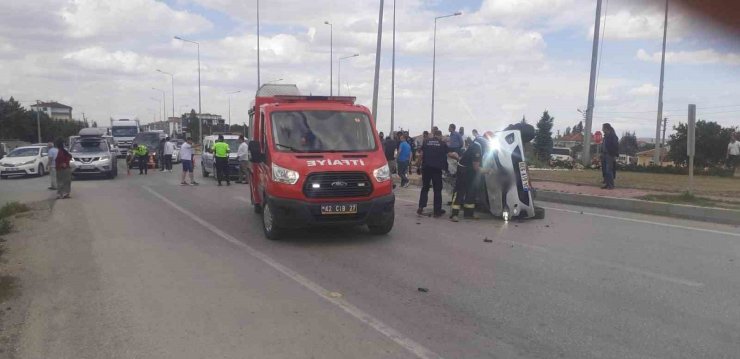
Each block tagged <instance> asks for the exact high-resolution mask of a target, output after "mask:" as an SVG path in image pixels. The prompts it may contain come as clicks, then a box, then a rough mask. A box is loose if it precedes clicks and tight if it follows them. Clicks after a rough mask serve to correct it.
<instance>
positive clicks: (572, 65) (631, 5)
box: [0, 0, 740, 137]
mask: <svg viewBox="0 0 740 359" xmlns="http://www.w3.org/2000/svg"><path fill="white" fill-rule="evenodd" d="M254 3H255V1H253V0H250V1H243V0H166V1H156V0H128V1H124V0H65V1H57V0H33V1H30V2H28V3H27V4H26V3H24V4H15V3H13V2H4V3H3V4H1V5H0V40H2V41H0V44H2V45H0V66H3V68H14V69H16V71H13V72H9V73H7V72H6V73H4V74H1V75H0V88H4V89H5V91H6V92H8V93H0V96H2V97H8V96H10V95H13V96H15V97H18V98H29V99H33V98H42V99H55V100H59V101H62V102H65V103H69V104H70V105H72V106H73V107H75V109H76V110H75V113H77V114H79V113H81V112H82V111H84V112H85V113H86V114H87V116H93V117H97V118H101V119H106V118H107V117H109V116H112V115H115V114H120V113H127V114H128V113H133V114H134V115H137V116H139V117H140V118H142V119H143V120H144V121H151V120H156V119H158V118H159V117H161V115H159V113H161V111H160V110H159V109H158V108H157V106H158V104H157V103H156V102H154V101H153V100H151V97H152V96H153V95H155V94H153V93H152V91H151V90H150V89H151V87H158V88H166V89H167V94H168V96H167V99H166V102H168V105H167V107H171V101H172V100H171V97H172V96H171V95H172V94H171V93H169V92H170V91H169V87H170V85H171V84H170V83H169V80H168V79H167V78H166V77H164V76H162V75H161V74H158V73H156V72H155V71H154V70H155V69H157V68H160V69H166V71H170V72H173V73H174V74H175V107H176V109H175V112H176V114H177V113H179V112H184V111H187V110H189V109H190V108H195V107H197V106H196V105H197V95H198V89H197V71H195V61H194V55H195V54H194V47H193V46H191V45H189V44H184V43H181V42H179V41H176V40H172V37H173V36H175V35H180V36H184V37H187V38H190V39H194V40H197V41H199V42H201V52H202V83H203V86H202V93H203V111H204V112H212V113H220V114H224V115H225V112H226V108H227V101H228V97H227V96H226V95H225V94H226V93H228V92H233V91H235V90H242V92H241V93H240V94H238V95H235V96H232V117H233V120H234V122H244V121H245V120H246V117H247V109H248V106H249V103H250V94H252V93H254V90H255V86H256V61H255V59H256V37H255V22H254V19H255V11H254V10H255V7H254ZM594 4H595V1H592V0H463V1H423V0H400V1H399V3H398V7H399V8H398V31H397V33H398V42H397V66H396V114H395V117H396V121H395V123H396V125H397V127H398V126H402V127H404V128H406V129H411V130H412V131H422V130H424V129H426V128H427V127H428V126H429V122H430V107H431V106H430V105H431V62H432V61H431V59H432V56H431V43H432V42H431V33H432V27H433V23H434V22H433V19H434V16H439V15H444V14H449V13H452V12H455V11H458V10H463V11H464V12H465V14H464V15H463V16H460V17H455V18H449V19H444V20H441V21H440V22H439V29H438V30H439V31H438V38H437V40H438V53H437V65H438V67H437V77H436V80H437V87H436V90H437V96H436V106H435V113H436V116H435V123H437V124H439V125H441V126H443V127H444V126H446V124H447V123H450V122H455V123H457V124H458V125H463V126H465V127H466V128H478V129H492V130H497V129H500V128H502V127H504V126H506V125H507V124H508V123H511V122H513V121H516V120H518V119H520V118H521V117H522V115H525V116H526V117H527V118H528V119H529V120H530V121H532V122H534V121H536V119H537V118H539V116H540V115H541V114H542V111H544V110H545V109H547V110H549V111H550V113H551V115H553V116H555V118H556V121H555V128H556V129H561V130H564V129H565V127H566V126H572V125H573V124H575V123H576V122H577V121H578V120H579V118H580V114H579V113H578V112H577V111H576V109H577V108H584V107H585V104H586V100H587V90H588V73H589V68H590V60H591V38H590V34H591V31H592V30H591V29H592V27H593V20H594V8H595V5H594ZM392 5H393V2H392V1H386V9H385V12H384V18H385V22H384V38H383V54H382V61H381V87H380V102H379V114H378V119H377V122H378V125H379V127H380V128H386V127H388V126H389V124H390V70H391V61H390V59H391V56H390V55H391V53H390V49H391V48H390V46H391V15H392ZM28 11H33V12H34V13H36V14H38V20H39V21H38V22H35V23H32V24H28V23H26V22H23V21H20V20H19V19H20V16H19V15H20V14H23V13H27V12H28ZM662 15H663V14H662V9H661V7H660V6H654V5H650V4H647V5H646V4H645V2H643V1H637V0H623V1H612V2H611V3H610V5H609V7H608V11H607V12H606V13H605V16H606V24H607V25H606V39H605V40H604V42H603V48H602V59H601V67H600V72H599V87H598V93H597V102H596V109H595V116H596V118H595V121H594V126H595V127H596V126H600V123H601V122H605V121H609V122H611V123H613V124H614V125H615V127H616V128H617V130H618V131H620V132H621V131H637V132H638V135H640V136H644V137H648V136H651V135H652V133H653V132H654V123H655V119H656V109H657V86H658V80H659V66H660V64H659V61H656V59H657V58H656V57H655V56H656V55H659V52H660V46H661V36H662ZM377 16H378V1H377V0H358V1H353V2H346V1H342V0H313V1H311V2H306V1H301V0H269V1H268V0H263V1H262V24H261V25H262V26H261V30H262V32H261V35H262V37H261V44H262V49H261V59H262V79H263V81H267V80H269V79H277V78H284V79H285V80H284V82H286V83H296V84H298V85H299V87H300V88H301V89H303V90H304V92H307V93H313V94H323V93H328V92H329V88H330V86H329V76H328V75H329V71H328V70H329V64H328V62H329V41H328V40H329V36H328V30H329V29H328V26H326V25H324V24H323V22H324V20H331V21H332V22H333V23H334V55H335V57H334V58H335V61H334V69H333V71H334V72H333V73H334V75H333V80H334V82H336V80H337V78H336V77H337V74H336V71H337V68H336V66H337V61H336V58H338V57H339V56H342V55H348V54H353V53H359V54H360V56H359V57H357V58H353V59H351V60H346V61H344V62H343V64H342V84H341V86H342V91H343V94H351V95H353V96H357V98H358V102H359V103H361V104H364V105H366V106H370V105H371V94H372V79H373V67H374V52H375V33H374V32H375V29H376V23H377ZM669 18H670V24H671V25H669V42H668V63H667V66H666V81H665V108H666V110H667V111H666V115H667V116H668V117H670V118H671V119H672V120H671V122H672V123H673V122H674V121H676V122H677V121H681V120H682V119H684V120H685V117H686V115H685V113H686V110H685V109H686V106H687V105H688V103H690V102H693V103H696V104H697V105H698V106H699V108H700V111H699V116H700V117H702V116H703V117H705V118H708V119H711V120H716V121H718V122H720V123H721V124H723V125H726V126H728V125H738V122H739V121H738V120H737V117H736V115H740V100H738V98H737V95H736V94H737V93H738V91H740V82H738V81H737V80H738V75H739V74H740V71H739V70H740V52H738V49H737V47H738V42H737V39H734V38H732V37H731V36H729V35H727V34H723V33H721V32H719V31H716V30H714V29H712V27H711V26H708V25H707V24H704V23H700V22H699V21H697V20H696V19H695V18H694V17H693V16H692V15H690V14H686V13H682V11H681V9H672V11H671V14H670V17H669ZM41 24H43V25H41ZM52 70H53V72H54V75H53V76H49V71H52ZM332 88H333V90H335V91H336V84H332ZM11 92H12V93H11ZM718 106H722V107H719V108H717V107H718ZM703 107H704V108H706V109H705V110H704V111H703V112H702V108H703ZM171 112H172V111H171V109H170V110H168V111H167V115H168V116H169V115H170V114H171ZM703 114H704V115H703ZM396 129H398V128H396Z"/></svg>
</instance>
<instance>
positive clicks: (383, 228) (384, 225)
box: [367, 216, 394, 235]
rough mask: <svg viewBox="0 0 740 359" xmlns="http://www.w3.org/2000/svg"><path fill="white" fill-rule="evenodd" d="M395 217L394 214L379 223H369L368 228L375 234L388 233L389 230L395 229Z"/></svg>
mask: <svg viewBox="0 0 740 359" xmlns="http://www.w3.org/2000/svg"><path fill="white" fill-rule="evenodd" d="M393 219H394V216H389V217H388V219H386V220H385V221H383V222H380V223H378V224H372V225H371V224H368V225H367V228H368V229H369V230H370V233H371V234H374V235H384V234H388V232H390V231H391V229H393Z"/></svg>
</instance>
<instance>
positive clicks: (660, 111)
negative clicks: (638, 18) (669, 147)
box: [653, 0, 668, 163]
mask: <svg viewBox="0 0 740 359" xmlns="http://www.w3.org/2000/svg"><path fill="white" fill-rule="evenodd" d="M667 34H668V0H665V18H664V20H663V54H662V55H661V59H660V88H659V92H658V123H657V125H656V126H655V157H654V158H653V161H654V162H655V163H660V142H658V141H659V140H660V121H661V120H662V119H663V79H664V76H665V43H666V35H667Z"/></svg>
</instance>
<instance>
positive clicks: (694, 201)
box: [637, 192, 740, 210]
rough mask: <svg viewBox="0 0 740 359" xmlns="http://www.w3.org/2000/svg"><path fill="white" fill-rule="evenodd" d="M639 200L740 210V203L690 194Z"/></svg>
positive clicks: (649, 197) (653, 195) (654, 196)
mask: <svg viewBox="0 0 740 359" xmlns="http://www.w3.org/2000/svg"><path fill="white" fill-rule="evenodd" d="M637 198H638V199H643V200H646V201H653V202H664V203H675V204H687V205H692V206H699V207H715V208H727V209H737V210H740V202H734V201H718V200H714V199H711V198H705V197H699V196H695V195H693V194H691V193H688V192H683V193H681V194H678V195H673V194H649V195H645V196H641V197H637Z"/></svg>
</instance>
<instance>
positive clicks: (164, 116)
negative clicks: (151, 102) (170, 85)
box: [152, 87, 167, 120]
mask: <svg viewBox="0 0 740 359" xmlns="http://www.w3.org/2000/svg"><path fill="white" fill-rule="evenodd" d="M152 90H157V91H162V120H164V119H165V118H167V100H166V99H165V95H166V93H167V92H166V91H165V90H161V89H158V88H156V87H152Z"/></svg>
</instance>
